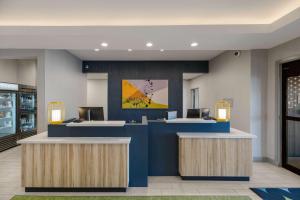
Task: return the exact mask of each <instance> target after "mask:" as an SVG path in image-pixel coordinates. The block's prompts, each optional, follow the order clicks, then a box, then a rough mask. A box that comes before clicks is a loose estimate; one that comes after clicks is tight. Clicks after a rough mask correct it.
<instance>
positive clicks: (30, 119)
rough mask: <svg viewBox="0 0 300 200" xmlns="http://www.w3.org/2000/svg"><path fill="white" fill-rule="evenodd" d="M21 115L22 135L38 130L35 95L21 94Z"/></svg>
mask: <svg viewBox="0 0 300 200" xmlns="http://www.w3.org/2000/svg"><path fill="white" fill-rule="evenodd" d="M19 115H20V131H21V133H24V132H30V131H33V130H35V129H36V99H35V94H34V93H29V92H28V93H27V92H21V93H20V111H19Z"/></svg>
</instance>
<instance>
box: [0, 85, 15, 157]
mask: <svg viewBox="0 0 300 200" xmlns="http://www.w3.org/2000/svg"><path fill="white" fill-rule="evenodd" d="M17 92H18V85H17V84H10V83H0V151H3V150H6V149H8V148H11V147H13V146H16V145H17V143H16V140H17V122H16V110H17Z"/></svg>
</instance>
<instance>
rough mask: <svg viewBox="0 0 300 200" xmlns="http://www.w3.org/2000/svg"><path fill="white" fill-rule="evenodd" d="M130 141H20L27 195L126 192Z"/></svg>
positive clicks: (37, 138) (44, 138)
mask: <svg viewBox="0 0 300 200" xmlns="http://www.w3.org/2000/svg"><path fill="white" fill-rule="evenodd" d="M130 140H131V138H129V137H105V138H103V137H97V138H91V137H81V138H74V137H48V135H47V132H44V133H41V134H38V135H36V136H32V137H30V138H27V139H23V140H20V141H19V142H18V143H19V144H21V145H22V186H23V187H25V191H27V192H30V191H31V192H34V191H75V192H78V191H126V188H127V187H128V182H129V145H130Z"/></svg>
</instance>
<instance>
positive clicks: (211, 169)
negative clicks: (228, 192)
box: [177, 129, 255, 181]
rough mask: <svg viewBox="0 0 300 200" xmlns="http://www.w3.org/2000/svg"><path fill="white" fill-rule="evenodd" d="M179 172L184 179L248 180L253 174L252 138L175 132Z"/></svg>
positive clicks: (239, 133)
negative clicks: (177, 145)
mask: <svg viewBox="0 0 300 200" xmlns="http://www.w3.org/2000/svg"><path fill="white" fill-rule="evenodd" d="M177 135H178V137H179V173H180V176H181V177H182V178H183V179H186V180H240V181H243V180H244V181H247V180H249V178H250V176H251V174H252V139H253V138H255V136H253V135H251V134H248V133H245V132H242V131H239V130H236V129H231V131H230V133H178V134H177Z"/></svg>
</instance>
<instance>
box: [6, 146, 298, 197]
mask: <svg viewBox="0 0 300 200" xmlns="http://www.w3.org/2000/svg"><path fill="white" fill-rule="evenodd" d="M253 167H254V174H253V177H252V178H251V180H250V181H249V182H233V181H229V182H228V181H227V182H226V181H182V180H180V178H179V177H149V187H148V188H129V189H128V191H127V192H126V193H51V194H49V193H27V194H33V195H59V196H63V195H66V196H67V195H68V196H70V195H73V196H74V195H80V196H85V195H89V196H97V195H138V196H145V195H247V196H250V197H251V198H252V199H260V198H259V197H258V196H256V195H255V194H254V193H253V192H252V191H251V190H249V187H300V177H299V176H297V175H296V174H293V173H291V172H289V171H287V170H285V169H283V168H280V167H277V166H274V165H271V164H268V163H254V165H253ZM20 171H21V165H20V147H17V148H13V149H10V150H8V151H5V152H2V153H0V200H8V199H10V198H11V197H13V196H14V195H16V194H20V195H22V194H25V192H24V188H22V187H21V186H20V184H21V183H20V180H21V173H20Z"/></svg>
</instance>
